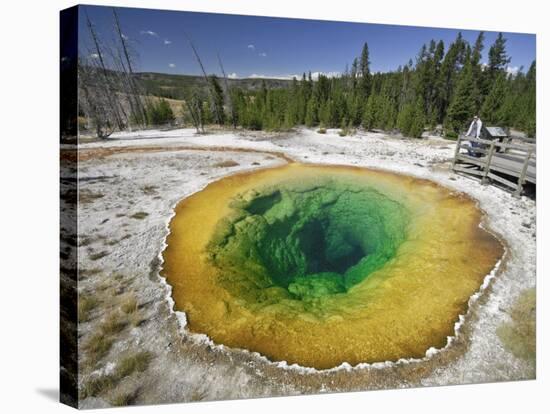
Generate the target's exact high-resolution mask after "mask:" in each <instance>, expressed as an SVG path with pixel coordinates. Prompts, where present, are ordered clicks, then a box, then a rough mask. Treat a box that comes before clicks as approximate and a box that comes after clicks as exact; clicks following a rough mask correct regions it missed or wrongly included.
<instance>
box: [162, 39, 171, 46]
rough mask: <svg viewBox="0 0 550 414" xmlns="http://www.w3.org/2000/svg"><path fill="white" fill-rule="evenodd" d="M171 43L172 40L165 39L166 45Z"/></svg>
mask: <svg viewBox="0 0 550 414" xmlns="http://www.w3.org/2000/svg"><path fill="white" fill-rule="evenodd" d="M171 43H172V41H171V40H168V39H164V44H165V45H169V44H171Z"/></svg>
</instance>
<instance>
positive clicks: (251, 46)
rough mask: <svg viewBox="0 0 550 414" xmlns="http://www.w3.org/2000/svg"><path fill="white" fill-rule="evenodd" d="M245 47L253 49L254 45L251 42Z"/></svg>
mask: <svg viewBox="0 0 550 414" xmlns="http://www.w3.org/2000/svg"><path fill="white" fill-rule="evenodd" d="M247 48H249V49H250V50H255V49H256V46H254V45H253V44H249V45H248V46H247Z"/></svg>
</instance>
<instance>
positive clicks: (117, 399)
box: [109, 391, 136, 407]
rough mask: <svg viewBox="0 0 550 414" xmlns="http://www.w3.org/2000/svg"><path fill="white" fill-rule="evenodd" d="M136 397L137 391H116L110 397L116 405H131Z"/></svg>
mask: <svg viewBox="0 0 550 414" xmlns="http://www.w3.org/2000/svg"><path fill="white" fill-rule="evenodd" d="M135 399H136V392H135V391H131V392H128V391H121V392H118V393H116V394H115V395H114V396H113V397H111V398H110V400H109V401H110V402H111V404H112V405H114V406H115V407H124V406H127V405H131V404H132V403H133V402H134V400H135Z"/></svg>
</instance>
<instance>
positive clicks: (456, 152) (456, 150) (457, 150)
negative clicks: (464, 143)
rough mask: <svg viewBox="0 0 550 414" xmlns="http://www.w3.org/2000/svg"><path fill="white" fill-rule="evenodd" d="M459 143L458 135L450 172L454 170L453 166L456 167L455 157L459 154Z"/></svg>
mask: <svg viewBox="0 0 550 414" xmlns="http://www.w3.org/2000/svg"><path fill="white" fill-rule="evenodd" d="M460 141H461V138H460V135H459V136H458V138H457V140H456V148H455V156H454V158H453V164H452V165H451V170H454V168H455V165H456V157H458V153H459V152H460Z"/></svg>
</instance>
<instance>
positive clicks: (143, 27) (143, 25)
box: [79, 6, 536, 77]
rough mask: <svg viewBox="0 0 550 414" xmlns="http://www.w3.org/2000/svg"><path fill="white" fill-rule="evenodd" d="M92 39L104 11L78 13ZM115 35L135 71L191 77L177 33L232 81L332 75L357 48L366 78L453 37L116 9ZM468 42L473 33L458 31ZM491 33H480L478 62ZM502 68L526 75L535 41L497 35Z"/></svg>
mask: <svg viewBox="0 0 550 414" xmlns="http://www.w3.org/2000/svg"><path fill="white" fill-rule="evenodd" d="M83 9H85V10H86V11H87V12H88V15H89V16H90V19H91V20H92V22H93V24H94V26H95V28H96V30H97V32H98V34H99V36H100V38H101V39H102V41H104V42H105V43H108V42H109V41H111V39H112V32H113V13H112V9H111V8H109V7H98V6H83ZM117 12H118V15H119V18H120V21H121V25H122V31H123V33H124V35H125V36H127V38H128V40H129V41H130V42H131V44H132V46H133V48H134V50H135V51H136V52H137V54H138V55H139V60H138V68H137V69H138V70H139V71H142V72H163V73H177V74H199V73H200V68H199V66H198V64H197V63H196V61H195V59H194V57H193V54H192V50H191V48H190V47H189V44H188V42H187V40H186V38H185V34H184V33H187V34H189V36H190V37H191V38H192V39H193V42H194V43H195V46H196V47H197V49H198V51H199V53H200V55H201V58H202V59H203V63H204V65H205V67H206V70H207V72H208V73H220V70H219V66H218V60H217V56H216V54H217V53H219V54H220V56H221V58H222V60H223V64H224V67H225V71H226V72H227V73H228V74H231V75H232V76H233V77H250V76H266V77H289V76H292V75H300V74H301V73H303V72H308V71H311V72H324V73H338V72H342V71H344V69H345V66H346V64H349V65H350V66H351V62H352V61H353V58H354V57H356V56H358V55H359V54H360V52H361V48H362V45H363V43H364V42H365V41H367V42H368V44H369V50H370V60H371V71H374V72H376V71H382V72H385V71H390V70H395V69H396V68H397V67H398V66H399V65H403V64H406V63H407V62H408V60H409V59H410V58H412V59H413V61H414V58H415V56H416V55H417V53H418V51H419V50H420V48H421V46H422V44H424V43H428V42H429V41H430V40H431V39H435V40H440V39H441V40H443V41H444V43H445V47H446V48H447V47H448V45H449V44H450V43H451V42H452V41H453V40H454V39H455V37H456V35H457V33H458V32H459V30H457V29H439V28H426V27H415V26H395V25H382V24H368V23H346V22H331V21H317V20H301V19H282V18H270V17H255V16H239V15H227V14H211V13H191V12H181V11H166V10H152V9H133V8H117ZM460 31H461V32H462V34H463V36H464V38H465V39H466V40H468V41H469V42H470V43H471V44H473V43H474V41H475V39H476V37H477V35H478V31H472V30H460ZM496 36H497V32H485V49H484V51H483V52H484V57H483V61H486V59H487V53H488V51H489V47H490V45H491V44H492V43H493V41H494V39H495V38H496ZM504 36H505V38H506V39H508V41H507V52H508V55H509V56H511V57H512V61H511V62H510V69H511V70H517V68H519V67H521V66H524V71H526V70H527V69H528V68H529V65H530V64H531V62H532V61H533V60H534V59H535V54H536V53H535V35H533V34H520V33H506V32H505V33H504ZM79 42H80V46H81V53H90V52H89V51H88V48H87V47H86V46H85V45H88V44H89V43H90V38H89V33H88V30H87V28H86V24H85V17H84V10H81V13H80V36H79Z"/></svg>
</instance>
